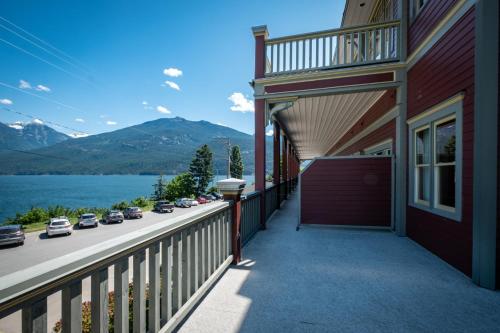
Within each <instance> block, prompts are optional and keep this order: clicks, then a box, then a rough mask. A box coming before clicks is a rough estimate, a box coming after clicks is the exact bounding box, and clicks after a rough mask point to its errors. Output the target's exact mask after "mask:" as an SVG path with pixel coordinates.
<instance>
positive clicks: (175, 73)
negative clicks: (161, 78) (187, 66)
mask: <svg viewBox="0 0 500 333" xmlns="http://www.w3.org/2000/svg"><path fill="white" fill-rule="evenodd" d="M163 74H165V75H166V76H170V77H179V76H182V71H181V70H180V69H178V68H173V67H171V68H165V69H164V70H163Z"/></svg>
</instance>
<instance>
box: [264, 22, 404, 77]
mask: <svg viewBox="0 0 500 333" xmlns="http://www.w3.org/2000/svg"><path fill="white" fill-rule="evenodd" d="M399 26H400V25H399V21H391V22H386V23H377V24H372V25H366V26H359V27H352V28H343V29H335V30H327V31H320V32H314V33H308V34H300V35H293V36H286V37H280V38H273V39H268V40H266V44H265V45H266V46H265V57H266V76H274V75H283V74H293V73H300V72H308V71H318V70H327V69H334V68H339V67H348V66H358V65H368V64H374V63H383V62H390V61H397V60H399V54H400V50H399V45H400V39H399V38H400V33H399V31H400V28H399Z"/></svg>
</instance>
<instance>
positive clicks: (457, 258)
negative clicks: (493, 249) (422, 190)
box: [407, 1, 474, 275]
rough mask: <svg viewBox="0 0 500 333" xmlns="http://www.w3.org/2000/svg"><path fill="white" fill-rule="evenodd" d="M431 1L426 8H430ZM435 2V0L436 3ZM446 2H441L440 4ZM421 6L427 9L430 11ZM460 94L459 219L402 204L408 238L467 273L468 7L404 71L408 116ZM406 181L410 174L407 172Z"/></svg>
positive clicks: (471, 93)
mask: <svg viewBox="0 0 500 333" xmlns="http://www.w3.org/2000/svg"><path fill="white" fill-rule="evenodd" d="M436 2H437V1H431V3H430V4H429V5H431V6H436ZM439 2H440V1H439ZM445 2H446V3H448V2H449V1H443V3H445ZM431 6H430V7H429V8H427V9H426V10H429V9H430V8H432V7H431ZM460 92H463V93H465V98H464V103H463V164H462V166H463V170H462V220H461V222H456V221H453V220H449V219H446V218H444V217H441V216H437V215H434V214H431V213H428V212H425V211H423V210H420V209H417V208H413V207H410V206H408V210H407V232H408V236H409V237H411V238H412V239H414V240H415V241H417V242H418V243H420V244H421V245H423V246H424V247H426V248H427V249H429V250H430V251H432V252H434V253H435V254H437V255H438V256H440V257H441V258H443V259H444V260H446V261H447V262H448V263H450V264H451V265H453V266H455V267H456V268H458V269H460V270H461V271H462V272H464V273H466V274H467V275H471V271H472V167H473V151H472V149H473V132H474V8H471V9H470V10H469V11H468V12H467V13H466V14H465V15H464V16H463V17H462V18H461V19H460V21H459V22H457V23H456V24H455V25H454V26H453V27H452V28H451V29H450V31H449V32H448V33H447V34H446V35H445V36H443V38H441V40H440V41H438V43H437V44H436V45H435V46H434V47H433V48H432V49H431V50H430V51H429V52H428V53H427V54H426V55H425V56H424V58H422V59H421V60H420V61H419V62H418V63H417V64H416V65H415V66H414V67H413V68H412V69H411V70H410V71H409V72H408V118H411V117H413V116H416V115H418V114H420V113H422V112H423V111H425V110H426V109H428V108H429V107H431V106H433V105H435V104H437V103H439V102H442V101H444V100H446V99H448V98H449V97H451V96H454V95H456V94H458V93H460ZM409 177H411V173H410V174H409Z"/></svg>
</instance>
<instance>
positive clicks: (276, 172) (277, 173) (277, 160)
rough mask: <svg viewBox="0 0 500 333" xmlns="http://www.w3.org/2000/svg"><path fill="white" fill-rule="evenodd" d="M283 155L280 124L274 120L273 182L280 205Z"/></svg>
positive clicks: (278, 205) (278, 204) (277, 201)
mask: <svg viewBox="0 0 500 333" xmlns="http://www.w3.org/2000/svg"><path fill="white" fill-rule="evenodd" d="M280 164H281V155H280V125H279V124H278V123H277V122H276V121H275V122H274V135H273V184H274V185H275V186H276V203H277V207H276V208H279V207H280V195H281V193H280V179H281V167H280Z"/></svg>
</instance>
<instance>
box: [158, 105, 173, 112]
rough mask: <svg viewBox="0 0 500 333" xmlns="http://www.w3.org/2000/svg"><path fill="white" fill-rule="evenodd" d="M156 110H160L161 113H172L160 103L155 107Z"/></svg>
mask: <svg viewBox="0 0 500 333" xmlns="http://www.w3.org/2000/svg"><path fill="white" fill-rule="evenodd" d="M156 111H158V112H161V113H165V114H170V113H172V112H170V110H169V109H167V108H166V107H164V106H162V105H158V106H157V107H156Z"/></svg>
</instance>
